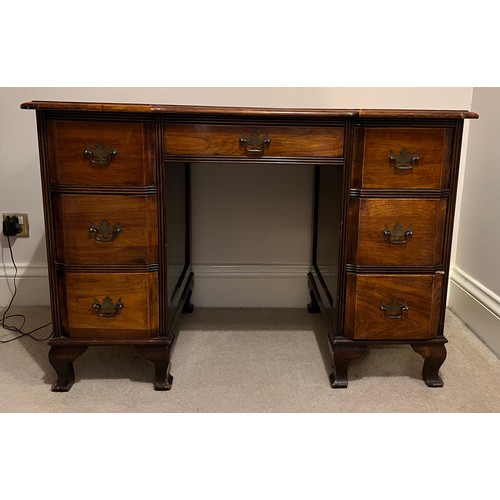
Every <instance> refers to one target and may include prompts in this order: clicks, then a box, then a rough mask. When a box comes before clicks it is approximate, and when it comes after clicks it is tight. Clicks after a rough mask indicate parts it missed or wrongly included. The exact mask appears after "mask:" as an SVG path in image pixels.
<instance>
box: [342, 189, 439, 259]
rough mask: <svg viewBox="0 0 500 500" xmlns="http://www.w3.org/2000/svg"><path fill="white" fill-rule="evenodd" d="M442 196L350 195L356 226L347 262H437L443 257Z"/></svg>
mask: <svg viewBox="0 0 500 500" xmlns="http://www.w3.org/2000/svg"><path fill="white" fill-rule="evenodd" d="M446 205H447V201H446V200H444V199H427V200H415V199H377V198H352V199H351V201H350V207H349V217H350V225H351V227H353V228H355V229H354V231H353V241H352V242H351V244H350V251H349V254H350V255H349V257H348V262H349V263H350V264H357V265H374V266H375V265H381V266H400V265H422V266H425V265H428V266H431V265H440V264H441V263H442V260H443V242H444V227H445V221H446Z"/></svg>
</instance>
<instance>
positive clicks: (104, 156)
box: [83, 142, 118, 167]
mask: <svg viewBox="0 0 500 500" xmlns="http://www.w3.org/2000/svg"><path fill="white" fill-rule="evenodd" d="M117 152H118V151H117V150H116V148H115V147H112V148H111V149H107V148H106V146H105V145H104V144H103V143H102V142H98V143H97V144H96V145H95V146H94V148H93V149H92V148H91V147H90V145H89V144H87V147H86V148H85V151H84V152H83V154H84V155H85V156H87V157H88V159H89V160H90V163H92V165H97V166H98V167H107V166H108V165H109V164H110V163H111V161H112V160H113V158H114V157H115V156H116V153H117Z"/></svg>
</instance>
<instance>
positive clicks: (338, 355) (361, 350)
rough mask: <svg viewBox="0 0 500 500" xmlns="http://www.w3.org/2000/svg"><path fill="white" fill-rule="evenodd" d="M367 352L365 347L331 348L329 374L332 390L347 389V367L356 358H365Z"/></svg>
mask: <svg viewBox="0 0 500 500" xmlns="http://www.w3.org/2000/svg"><path fill="white" fill-rule="evenodd" d="M367 352H368V349H367V347H366V346H349V347H348V346H335V347H334V348H333V372H332V373H331V374H330V385H331V386H332V389H344V388H346V387H347V367H348V366H349V363H350V362H351V361H352V360H353V359H356V358H359V357H361V356H365V355H366V354H367Z"/></svg>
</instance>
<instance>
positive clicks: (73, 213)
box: [53, 194, 158, 265]
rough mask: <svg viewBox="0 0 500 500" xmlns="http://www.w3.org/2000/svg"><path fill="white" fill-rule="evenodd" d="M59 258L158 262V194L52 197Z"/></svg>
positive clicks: (69, 261) (89, 261)
mask: <svg viewBox="0 0 500 500" xmlns="http://www.w3.org/2000/svg"><path fill="white" fill-rule="evenodd" d="M53 207H54V227H55V239H56V254H57V261H58V262H60V263H63V264H73V265H78V264H83V265H85V264H115V265H116V264H118V265H120V264H155V263H157V262H158V220H157V219H158V215H157V199H156V196H136V195H132V196H130V195H129V196H125V195H74V194H55V195H53Z"/></svg>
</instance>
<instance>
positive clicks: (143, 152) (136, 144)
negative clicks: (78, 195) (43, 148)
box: [46, 119, 156, 186]
mask: <svg viewBox="0 0 500 500" xmlns="http://www.w3.org/2000/svg"><path fill="white" fill-rule="evenodd" d="M46 126H47V134H48V137H47V146H48V148H49V158H50V159H49V162H50V179H51V183H52V184H63V185H74V184H76V185H85V186H89V185H99V186H116V185H123V186H149V185H154V184H156V171H155V149H154V132H155V128H154V123H153V122H151V121H146V122H137V123H136V122H132V123H130V122H126V121H125V122H122V121H97V120H89V121H83V120H67V119H49V120H47V124H46ZM97 143H102V144H104V145H105V146H106V147H107V148H112V147H113V148H116V151H117V153H116V156H115V157H114V158H113V159H112V160H111V162H110V163H109V165H94V164H92V163H91V161H90V160H89V158H88V157H87V156H85V154H84V152H85V150H86V148H87V145H89V146H90V147H91V148H93V147H94V146H95V145H96V144H97Z"/></svg>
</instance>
